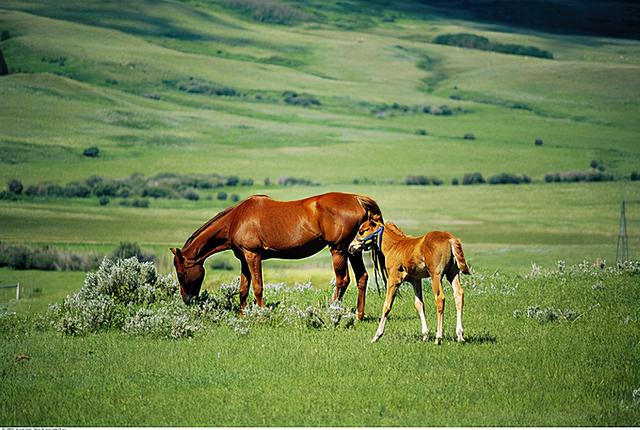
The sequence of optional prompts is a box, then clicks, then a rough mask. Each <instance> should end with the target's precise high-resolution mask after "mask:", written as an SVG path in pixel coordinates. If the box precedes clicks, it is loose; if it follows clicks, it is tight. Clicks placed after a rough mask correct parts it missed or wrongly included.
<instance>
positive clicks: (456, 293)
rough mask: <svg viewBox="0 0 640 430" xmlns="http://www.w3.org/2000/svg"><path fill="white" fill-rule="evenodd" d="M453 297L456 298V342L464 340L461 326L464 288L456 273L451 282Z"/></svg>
mask: <svg viewBox="0 0 640 430" xmlns="http://www.w3.org/2000/svg"><path fill="white" fill-rule="evenodd" d="M451 286H452V287H453V297H454V298H455V300H456V336H457V339H458V342H464V336H463V334H464V328H463V327H462V308H463V307H464V289H463V288H462V285H461V284H460V275H459V274H458V275H456V276H455V278H453V281H452V282H451Z"/></svg>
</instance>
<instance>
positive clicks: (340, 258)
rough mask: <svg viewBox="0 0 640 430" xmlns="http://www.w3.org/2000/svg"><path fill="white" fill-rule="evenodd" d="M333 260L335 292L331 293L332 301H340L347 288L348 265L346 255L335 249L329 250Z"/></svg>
mask: <svg viewBox="0 0 640 430" xmlns="http://www.w3.org/2000/svg"><path fill="white" fill-rule="evenodd" d="M331 258H332V260H333V273H335V275H336V291H335V292H334V293H333V301H334V302H335V301H336V300H342V296H344V292H345V291H346V290H347V287H348V286H349V264H348V261H349V260H348V257H347V253H346V252H344V251H341V250H339V249H337V248H331Z"/></svg>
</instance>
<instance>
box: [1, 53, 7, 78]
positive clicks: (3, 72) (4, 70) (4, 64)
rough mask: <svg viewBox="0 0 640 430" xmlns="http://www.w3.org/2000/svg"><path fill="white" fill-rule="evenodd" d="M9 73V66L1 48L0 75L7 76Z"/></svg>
mask: <svg viewBox="0 0 640 430" xmlns="http://www.w3.org/2000/svg"><path fill="white" fill-rule="evenodd" d="M8 74H9V66H7V62H6V61H5V59H4V55H2V50H0V76H6V75H8Z"/></svg>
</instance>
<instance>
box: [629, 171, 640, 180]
mask: <svg viewBox="0 0 640 430" xmlns="http://www.w3.org/2000/svg"><path fill="white" fill-rule="evenodd" d="M630 179H631V180H632V181H640V172H631V176H630Z"/></svg>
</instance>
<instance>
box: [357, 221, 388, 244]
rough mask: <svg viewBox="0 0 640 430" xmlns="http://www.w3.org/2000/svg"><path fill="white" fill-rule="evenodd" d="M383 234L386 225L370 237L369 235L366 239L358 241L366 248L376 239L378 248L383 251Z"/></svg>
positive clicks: (373, 232) (370, 234)
mask: <svg viewBox="0 0 640 430" xmlns="http://www.w3.org/2000/svg"><path fill="white" fill-rule="evenodd" d="M383 232H384V225H381V226H380V227H378V228H377V229H375V230H374V231H372V232H371V233H369V235H367V236H366V237H363V238H362V239H358V242H360V243H362V244H363V245H364V246H365V247H368V246H369V243H370V240H371V239H373V238H375V245H376V247H377V248H378V249H381V245H382V233H383ZM371 244H373V243H371Z"/></svg>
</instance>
